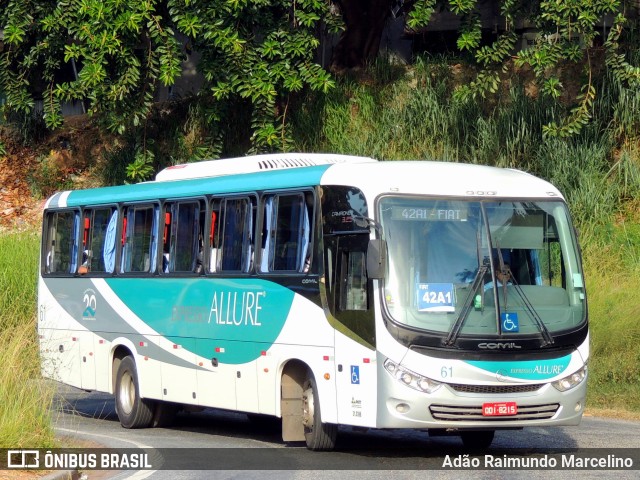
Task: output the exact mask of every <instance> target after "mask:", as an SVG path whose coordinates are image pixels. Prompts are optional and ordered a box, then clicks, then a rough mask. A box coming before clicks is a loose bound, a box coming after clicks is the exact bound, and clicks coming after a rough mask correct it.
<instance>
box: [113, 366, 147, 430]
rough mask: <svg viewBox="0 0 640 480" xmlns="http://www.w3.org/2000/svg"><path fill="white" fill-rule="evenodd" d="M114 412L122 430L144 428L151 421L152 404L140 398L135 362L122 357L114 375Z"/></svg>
mask: <svg viewBox="0 0 640 480" xmlns="http://www.w3.org/2000/svg"><path fill="white" fill-rule="evenodd" d="M115 393H116V412H117V413H118V419H120V425H122V426H123V427H124V428H146V427H149V426H150V425H151V421H152V420H153V407H154V402H153V401H151V400H145V399H143V398H140V387H139V383H138V372H137V371H136V362H134V360H133V358H131V357H130V356H127V357H124V358H123V359H122V361H121V362H120V366H119V367H118V373H117V374H116V392H115Z"/></svg>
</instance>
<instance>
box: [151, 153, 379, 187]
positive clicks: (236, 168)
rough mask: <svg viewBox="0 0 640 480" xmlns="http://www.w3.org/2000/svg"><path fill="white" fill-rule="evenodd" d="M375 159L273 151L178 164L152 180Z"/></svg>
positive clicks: (216, 175) (372, 160)
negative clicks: (273, 152) (265, 153)
mask: <svg viewBox="0 0 640 480" xmlns="http://www.w3.org/2000/svg"><path fill="white" fill-rule="evenodd" d="M371 162H377V160H375V159H373V158H369V157H356V156H352V155H339V154H327V153H276V154H271V155H253V156H248V157H238V158H226V159H221V160H206V161H202V162H193V163H182V164H179V165H173V166H171V167H167V168H165V169H164V170H162V171H161V172H159V173H158V175H156V181H158V182H163V181H167V180H185V179H193V178H205V177H221V176H226V175H239V174H243V173H256V172H266V171H271V170H283V169H289V168H300V167H313V166H318V165H335V164H342V163H348V164H355V163H371Z"/></svg>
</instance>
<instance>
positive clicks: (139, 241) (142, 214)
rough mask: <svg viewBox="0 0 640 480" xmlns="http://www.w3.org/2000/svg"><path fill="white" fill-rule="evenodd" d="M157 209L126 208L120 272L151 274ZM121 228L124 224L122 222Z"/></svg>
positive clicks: (146, 206) (138, 206) (149, 206)
mask: <svg viewBox="0 0 640 480" xmlns="http://www.w3.org/2000/svg"><path fill="white" fill-rule="evenodd" d="M157 212H158V208H157V207H154V206H151V205H132V206H129V207H127V209H126V211H125V215H126V220H127V222H126V229H125V230H126V231H125V232H124V235H125V236H124V238H125V243H124V247H123V250H122V271H123V272H125V273H129V272H151V271H153V270H154V269H153V266H154V265H155V263H154V261H155V253H156V250H157V240H156V238H155V231H156V224H157V217H158V214H157ZM123 228H125V224H124V222H123Z"/></svg>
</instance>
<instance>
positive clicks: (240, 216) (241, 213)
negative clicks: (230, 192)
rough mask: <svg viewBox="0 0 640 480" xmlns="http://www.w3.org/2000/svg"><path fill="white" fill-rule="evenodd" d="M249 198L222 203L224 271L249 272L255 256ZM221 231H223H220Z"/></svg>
mask: <svg viewBox="0 0 640 480" xmlns="http://www.w3.org/2000/svg"><path fill="white" fill-rule="evenodd" d="M252 203H253V202H251V201H250V200H249V199H248V198H235V199H226V200H224V201H223V202H222V205H221V207H222V208H221V209H220V219H219V226H218V230H219V231H218V238H219V239H221V241H220V245H219V255H220V257H221V258H220V259H219V265H220V269H221V270H222V271H231V272H248V271H249V269H250V267H251V258H252V254H253V246H252V243H253V223H254V222H253V206H252ZM220 230H221V231H220Z"/></svg>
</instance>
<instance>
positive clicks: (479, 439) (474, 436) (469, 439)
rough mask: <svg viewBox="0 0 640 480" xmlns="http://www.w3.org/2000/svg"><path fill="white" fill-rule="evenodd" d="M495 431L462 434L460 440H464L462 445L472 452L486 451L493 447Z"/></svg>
mask: <svg viewBox="0 0 640 480" xmlns="http://www.w3.org/2000/svg"><path fill="white" fill-rule="evenodd" d="M495 434H496V431H495V430H480V431H477V432H461V433H460V438H462V444H463V445H464V446H465V448H469V449H471V450H484V449H486V448H489V447H490V446H491V442H493V437H494V436H495Z"/></svg>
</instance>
